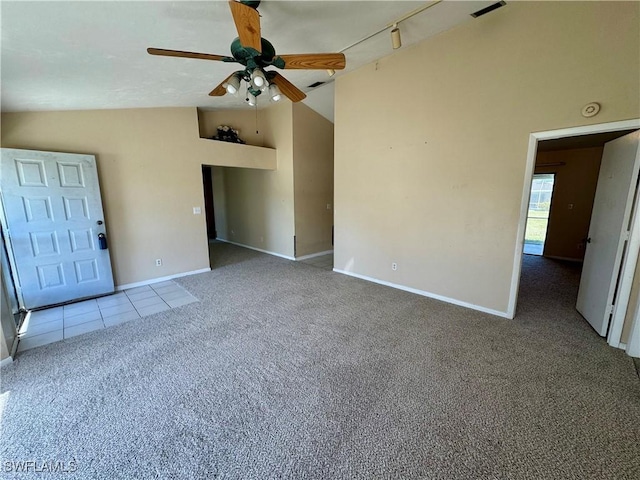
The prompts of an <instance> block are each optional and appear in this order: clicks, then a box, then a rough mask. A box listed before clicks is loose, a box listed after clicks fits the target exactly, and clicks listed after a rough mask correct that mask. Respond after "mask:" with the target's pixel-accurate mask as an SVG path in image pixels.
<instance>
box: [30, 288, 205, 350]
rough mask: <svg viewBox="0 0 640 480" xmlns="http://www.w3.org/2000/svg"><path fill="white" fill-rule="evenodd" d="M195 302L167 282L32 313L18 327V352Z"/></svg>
mask: <svg viewBox="0 0 640 480" xmlns="http://www.w3.org/2000/svg"><path fill="white" fill-rule="evenodd" d="M197 301H198V299H197V298H196V297H194V296H193V295H191V294H190V293H189V292H187V291H186V290H185V289H184V288H182V287H181V286H180V285H178V284H177V283H175V282H173V281H171V280H169V281H166V282H161V283H154V284H151V285H145V286H143V287H137V288H131V289H129V290H125V291H123V292H119V293H115V294H113V295H108V296H106V297H100V298H97V299H92V300H85V301H83V302H78V303H70V304H68V305H64V306H61V307H54V308H48V309H46V310H36V311H33V312H31V313H30V314H29V316H28V317H27V320H25V321H24V323H23V324H22V326H21V327H20V332H19V337H20V343H19V345H18V352H23V351H25V350H28V349H30V348H34V347H39V346H42V345H46V344H48V343H53V342H57V341H59V340H62V339H65V338H71V337H75V336H76V335H81V334H83V333H87V332H92V331H94V330H100V329H102V328H106V327H111V326H113V325H118V324H120V323H123V322H128V321H130V320H135V319H136V318H141V317H146V316H147V315H152V314H154V313H158V312H162V311H164V310H169V309H170V308H176V307H180V306H182V305H187V304H189V303H193V302H197Z"/></svg>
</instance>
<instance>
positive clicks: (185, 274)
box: [116, 268, 211, 291]
mask: <svg viewBox="0 0 640 480" xmlns="http://www.w3.org/2000/svg"><path fill="white" fill-rule="evenodd" d="M210 271H211V268H201V269H200V270H193V271H191V272H183V273H176V274H175V275H167V276H166V277H158V278H152V279H150V280H143V281H142V282H135V283H125V284H124V285H116V290H117V291H121V290H127V289H129V288H136V287H144V286H145V285H151V284H152V283H160V282H166V281H167V280H173V279H174V278H180V277H188V276H189V275H197V274H198V273H206V272H210Z"/></svg>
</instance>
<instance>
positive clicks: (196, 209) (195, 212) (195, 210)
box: [193, 207, 202, 215]
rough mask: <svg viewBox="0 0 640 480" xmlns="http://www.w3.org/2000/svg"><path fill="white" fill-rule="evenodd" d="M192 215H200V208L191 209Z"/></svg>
mask: <svg viewBox="0 0 640 480" xmlns="http://www.w3.org/2000/svg"><path fill="white" fill-rule="evenodd" d="M193 214H194V215H201V214H202V208H200V207H193Z"/></svg>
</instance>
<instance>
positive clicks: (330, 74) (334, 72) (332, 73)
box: [327, 68, 336, 77]
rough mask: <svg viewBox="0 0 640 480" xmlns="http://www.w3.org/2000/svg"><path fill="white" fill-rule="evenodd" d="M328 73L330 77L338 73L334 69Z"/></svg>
mask: <svg viewBox="0 0 640 480" xmlns="http://www.w3.org/2000/svg"><path fill="white" fill-rule="evenodd" d="M327 73H328V74H329V76H330V77H333V76H334V75H335V74H336V71H335V70H334V69H333V68H330V69H328V70H327Z"/></svg>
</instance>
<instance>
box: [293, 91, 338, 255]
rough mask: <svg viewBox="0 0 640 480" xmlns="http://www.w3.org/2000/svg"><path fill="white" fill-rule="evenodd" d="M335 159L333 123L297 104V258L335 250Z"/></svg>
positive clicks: (295, 156)
mask: <svg viewBox="0 0 640 480" xmlns="http://www.w3.org/2000/svg"><path fill="white" fill-rule="evenodd" d="M333 155H334V152H333V123H331V122H330V121H329V120H327V119H326V118H324V117H323V116H321V115H320V114H318V113H316V112H315V111H314V110H312V109H311V108H309V107H308V106H306V105H304V104H303V103H294V104H293V177H294V191H295V199H294V204H295V224H296V257H301V256H304V255H309V254H313V253H319V252H326V251H329V250H332V249H333V245H332V243H331V242H332V234H333ZM327 206H329V208H327Z"/></svg>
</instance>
